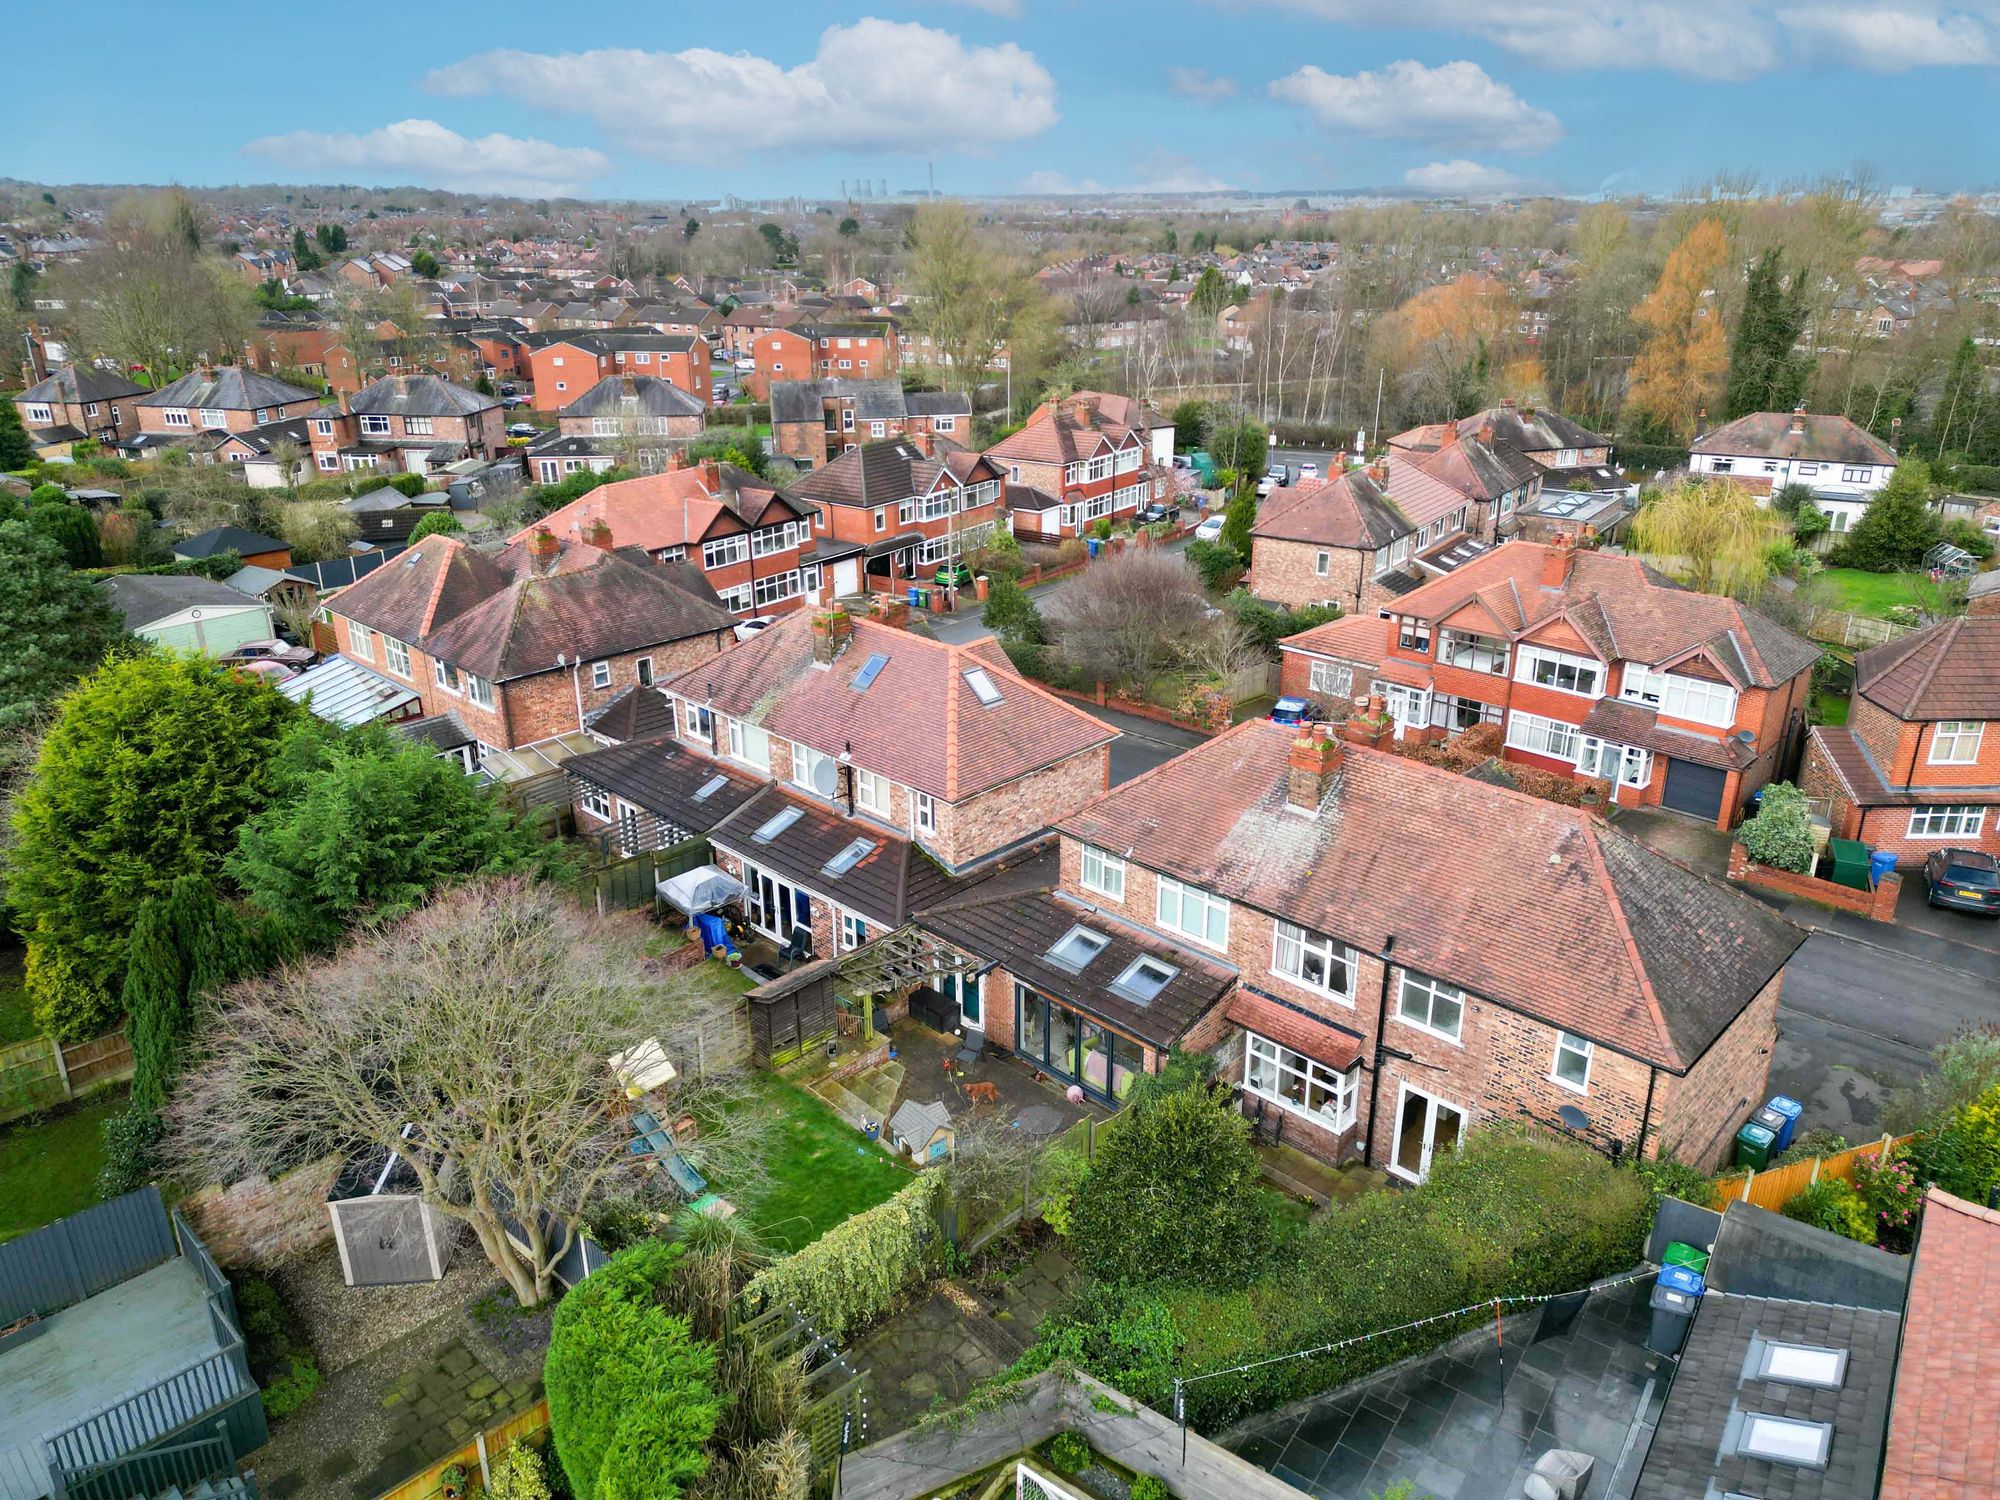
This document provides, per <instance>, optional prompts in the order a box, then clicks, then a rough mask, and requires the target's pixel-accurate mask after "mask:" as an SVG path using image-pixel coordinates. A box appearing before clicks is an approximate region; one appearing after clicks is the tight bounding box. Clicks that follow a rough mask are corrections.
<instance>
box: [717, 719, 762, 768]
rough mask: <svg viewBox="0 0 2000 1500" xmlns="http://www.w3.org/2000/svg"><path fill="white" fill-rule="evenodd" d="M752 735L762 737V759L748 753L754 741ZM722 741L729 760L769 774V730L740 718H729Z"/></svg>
mask: <svg viewBox="0 0 2000 1500" xmlns="http://www.w3.org/2000/svg"><path fill="white" fill-rule="evenodd" d="M753 736H761V737H762V740H763V748H764V758H763V759H762V760H759V759H757V758H756V757H755V756H753V755H752V754H751V753H750V747H751V745H752V743H753V742H754V741H753V738H752V737H753ZM723 743H724V745H725V746H726V747H727V749H728V752H729V758H730V759H731V760H733V761H737V762H739V763H740V764H742V765H746V766H754V767H755V768H756V769H757V770H759V771H762V772H763V773H764V774H765V775H766V776H768V775H770V774H771V734H770V731H769V730H767V729H762V728H760V727H758V726H757V725H755V724H751V723H748V722H746V721H745V720H742V719H731V720H730V721H729V728H728V731H727V733H726V734H725V736H724V740H723Z"/></svg>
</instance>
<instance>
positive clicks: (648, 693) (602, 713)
mask: <svg viewBox="0 0 2000 1500" xmlns="http://www.w3.org/2000/svg"><path fill="white" fill-rule="evenodd" d="M583 722H584V727H585V728H587V729H589V730H590V732H591V733H592V734H594V735H597V736H598V737H599V738H601V739H607V740H612V741H615V742H616V743H618V744H621V745H622V744H627V743H629V742H631V741H633V740H657V739H664V738H666V737H667V736H669V735H671V734H672V733H673V732H674V706H673V704H671V703H669V702H668V701H667V700H666V698H665V697H664V696H662V695H661V694H660V693H658V692H655V691H654V690H653V689H652V688H647V687H638V686H636V685H635V686H633V687H628V688H627V689H625V691H624V692H622V693H620V694H619V695H618V696H617V697H616V698H613V699H612V700H611V701H610V702H609V703H607V704H605V705H604V707H602V708H600V709H595V710H593V711H592V712H590V713H587V714H585V715H584V716H583Z"/></svg>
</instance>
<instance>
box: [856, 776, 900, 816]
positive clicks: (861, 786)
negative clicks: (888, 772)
mask: <svg viewBox="0 0 2000 1500" xmlns="http://www.w3.org/2000/svg"><path fill="white" fill-rule="evenodd" d="M871 786H876V787H880V788H881V793H882V800H881V801H879V802H877V801H875V800H874V799H873V798H872V797H870V796H869V795H868V788H869V787H871ZM894 800H895V793H894V783H893V782H891V781H890V780H889V778H888V777H886V776H884V775H883V774H882V773H881V772H880V771H869V770H865V769H864V768H862V767H860V766H856V767H855V768H854V805H855V806H856V807H858V808H860V809H861V810H862V811H863V812H869V813H873V814H874V815H875V816H876V817H878V818H886V817H888V816H889V810H890V808H891V807H892V806H893V805H894Z"/></svg>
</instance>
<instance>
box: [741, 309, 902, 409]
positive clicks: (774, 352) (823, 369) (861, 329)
mask: <svg viewBox="0 0 2000 1500" xmlns="http://www.w3.org/2000/svg"><path fill="white" fill-rule="evenodd" d="M898 348H899V345H898V342H897V339H896V334H895V330H894V329H893V328H890V327H888V326H887V325H877V324H866V323H855V324H848V323H839V324H829V323H805V322H801V323H795V324H793V325H791V326H790V327H788V328H774V329H772V330H771V331H770V332H769V333H765V334H760V335H759V336H757V337H756V338H754V339H752V340H751V343H750V357H751V358H752V359H754V360H755V361H756V362H757V368H756V369H755V370H753V371H752V372H751V373H750V374H749V375H747V376H745V377H744V381H743V384H744V388H745V389H747V390H748V391H749V392H750V393H751V394H752V395H754V396H756V397H757V398H758V399H759V400H760V401H761V400H769V399H770V393H771V387H772V386H773V385H774V384H776V383H777V382H778V381H780V380H815V379H818V380H828V379H831V380H873V379H876V378H878V377H881V376H885V375H893V374H895V373H896V367H897V364H898V363H899V361H898V359H897V350H898Z"/></svg>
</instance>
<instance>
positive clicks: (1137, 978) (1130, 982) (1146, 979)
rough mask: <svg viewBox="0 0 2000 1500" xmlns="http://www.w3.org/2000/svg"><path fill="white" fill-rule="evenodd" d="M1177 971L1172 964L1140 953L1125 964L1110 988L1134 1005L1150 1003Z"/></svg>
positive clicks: (1171, 980)
mask: <svg viewBox="0 0 2000 1500" xmlns="http://www.w3.org/2000/svg"><path fill="white" fill-rule="evenodd" d="M1178 973H1180V970H1179V969H1176V968H1175V967H1174V966H1173V965H1172V964H1168V963H1162V962H1161V961H1160V960H1159V959H1157V958H1149V957H1146V956H1144V955H1141V956H1140V957H1138V958H1135V959H1133V960H1132V962H1131V963H1130V964H1128V965H1126V968H1125V972H1124V973H1123V974H1120V975H1119V976H1118V977H1117V978H1116V979H1114V980H1113V981H1112V982H1111V988H1112V989H1113V990H1114V991H1115V992H1116V993H1118V994H1120V995H1123V996H1124V997H1125V998H1126V999H1127V1000H1130V1001H1132V1002H1133V1003H1134V1004H1135V1005H1150V1004H1152V1002H1153V1000H1154V999H1155V997H1157V996H1158V995H1159V993H1160V991H1161V990H1163V989H1165V988H1166V987H1167V986H1168V985H1169V984H1171V983H1172V982H1173V978H1174V976H1175V975H1176V974H1178Z"/></svg>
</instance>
